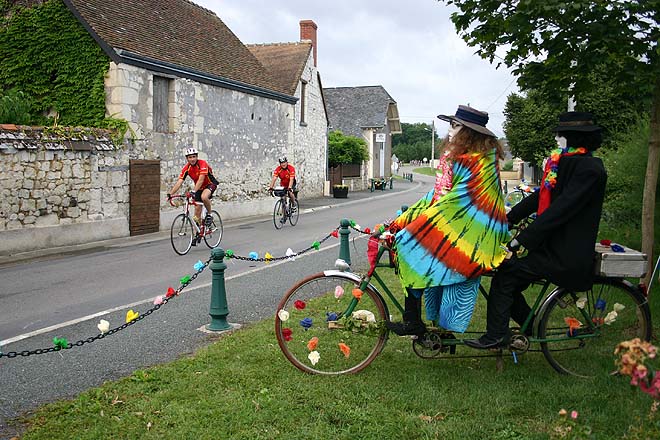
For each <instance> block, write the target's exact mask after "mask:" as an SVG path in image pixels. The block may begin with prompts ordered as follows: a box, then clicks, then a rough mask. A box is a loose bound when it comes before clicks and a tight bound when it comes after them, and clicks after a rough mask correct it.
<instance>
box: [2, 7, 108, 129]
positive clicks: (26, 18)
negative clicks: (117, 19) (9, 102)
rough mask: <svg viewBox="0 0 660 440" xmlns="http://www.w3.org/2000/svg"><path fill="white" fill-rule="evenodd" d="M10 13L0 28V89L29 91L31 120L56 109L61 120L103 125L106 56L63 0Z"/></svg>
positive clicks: (45, 119)
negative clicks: (16, 88)
mask: <svg viewBox="0 0 660 440" xmlns="http://www.w3.org/2000/svg"><path fill="white" fill-rule="evenodd" d="M0 8H2V9H6V8H7V3H6V2H4V3H3V4H0ZM11 12H12V13H11V15H9V16H8V18H6V19H5V20H4V21H3V22H2V23H1V24H2V26H1V27H0V90H8V89H11V88H15V87H18V88H20V89H21V90H22V91H23V92H24V93H25V94H26V95H27V96H29V98H30V102H31V108H30V113H31V114H32V115H33V118H32V121H31V123H33V124H35V125H36V124H48V122H49V120H48V116H47V115H49V114H53V113H56V114H57V115H58V121H57V122H58V123H59V124H61V125H72V126H75V125H84V126H90V127H100V126H103V124H105V123H106V122H104V119H105V88H104V76H105V74H106V72H107V71H108V67H109V65H110V59H109V58H108V56H107V55H105V54H104V52H103V51H102V49H101V48H100V47H99V46H98V45H97V44H96V42H95V41H94V40H93V38H92V37H91V36H90V35H89V33H88V32H87V31H86V30H85V29H84V28H83V26H82V25H81V24H80V23H79V22H78V21H77V20H76V19H75V17H74V16H73V15H72V14H71V13H70V12H69V10H68V9H67V8H66V6H65V5H64V3H63V2H62V0H49V1H46V2H44V3H43V4H41V5H37V6H34V7H31V8H15V9H13V10H12V11H11Z"/></svg>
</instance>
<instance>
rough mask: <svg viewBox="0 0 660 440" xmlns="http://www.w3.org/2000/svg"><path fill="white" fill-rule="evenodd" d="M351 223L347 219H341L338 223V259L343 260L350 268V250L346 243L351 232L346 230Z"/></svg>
mask: <svg viewBox="0 0 660 440" xmlns="http://www.w3.org/2000/svg"><path fill="white" fill-rule="evenodd" d="M350 225H351V222H350V221H349V220H348V219H345V218H343V219H341V221H340V222H339V258H340V259H342V260H344V261H345V262H347V263H348V265H349V266H350V264H351V249H350V246H349V243H348V236H349V235H350V234H351V230H350V229H349V228H348V227H349V226H350Z"/></svg>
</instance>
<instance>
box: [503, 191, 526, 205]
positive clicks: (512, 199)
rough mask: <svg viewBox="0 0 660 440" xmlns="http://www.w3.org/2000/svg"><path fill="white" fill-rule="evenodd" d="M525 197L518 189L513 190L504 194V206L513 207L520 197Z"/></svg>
mask: <svg viewBox="0 0 660 440" xmlns="http://www.w3.org/2000/svg"><path fill="white" fill-rule="evenodd" d="M524 198H525V195H524V194H523V193H522V191H520V190H513V191H511V192H510V193H508V194H507V195H506V196H504V206H506V207H508V208H513V207H514V206H515V205H517V204H518V203H519V202H520V201H521V200H522V199H524Z"/></svg>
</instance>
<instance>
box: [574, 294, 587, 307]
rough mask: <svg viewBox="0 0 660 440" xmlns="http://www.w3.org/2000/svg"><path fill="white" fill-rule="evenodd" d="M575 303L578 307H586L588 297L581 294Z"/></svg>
mask: <svg viewBox="0 0 660 440" xmlns="http://www.w3.org/2000/svg"><path fill="white" fill-rule="evenodd" d="M575 305H576V306H577V308H578V309H584V306H585V305H587V297H586V296H581V297H580V298H579V299H578V300H577V301H575Z"/></svg>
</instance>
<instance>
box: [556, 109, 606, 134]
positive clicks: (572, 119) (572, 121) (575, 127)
mask: <svg viewBox="0 0 660 440" xmlns="http://www.w3.org/2000/svg"><path fill="white" fill-rule="evenodd" d="M599 130H601V127H599V126H598V125H596V124H594V115H592V114H591V113H586V112H565V113H562V114H561V115H559V125H557V126H556V127H555V128H553V129H552V131H559V132H561V131H586V132H589V131H599Z"/></svg>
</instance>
